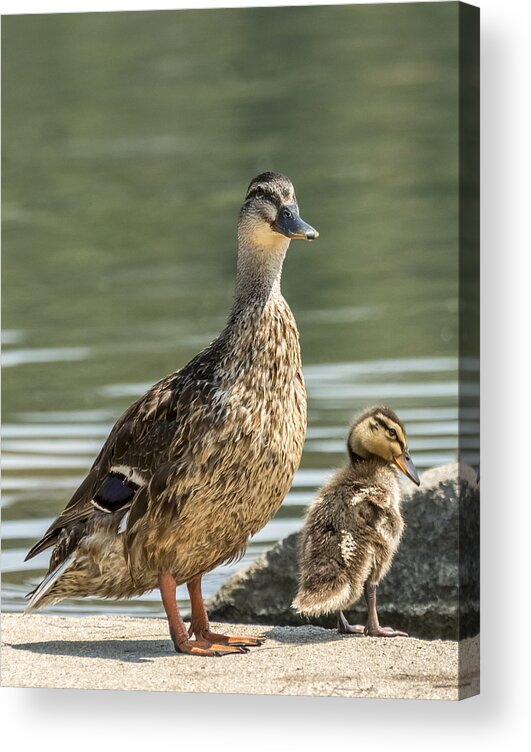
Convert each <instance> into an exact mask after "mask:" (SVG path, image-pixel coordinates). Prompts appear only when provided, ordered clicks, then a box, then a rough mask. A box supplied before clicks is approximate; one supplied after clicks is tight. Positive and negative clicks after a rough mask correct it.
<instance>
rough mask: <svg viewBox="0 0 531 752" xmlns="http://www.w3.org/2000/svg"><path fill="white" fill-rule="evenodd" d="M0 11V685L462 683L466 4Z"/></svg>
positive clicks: (473, 444)
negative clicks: (0, 414)
mask: <svg viewBox="0 0 531 752" xmlns="http://www.w3.org/2000/svg"><path fill="white" fill-rule="evenodd" d="M2 34H3V40H2V41H3V45H2V49H3V53H2V54H3V59H2V62H3V66H2V68H3V93H4V100H3V104H4V107H3V124H2V125H3V157H4V191H3V207H2V208H3V213H2V214H3V240H4V280H7V282H6V283H5V284H4V290H3V292H4V326H5V330H4V333H3V343H4V360H3V364H4V427H3V430H4V445H3V449H4V488H3V491H4V494H3V505H4V507H3V518H4V524H3V557H2V563H3V606H4V614H3V630H4V641H5V645H4V647H3V655H2V657H3V661H2V681H3V683H4V685H7V686H18V687H79V688H113V689H157V690H174V691H182V692H190V691H199V692H239V693H242V692H244V693H245V692H247V693H261V694H264V693H265V694H299V695H340V696H348V697H362V696H363V697H395V698H412V697H415V698H438V699H459V698H463V697H467V696H470V695H472V694H475V693H477V692H478V686H479V685H478V682H479V677H478V665H479V664H478V651H479V637H478V631H479V606H478V603H479V595H478V588H479V575H478V525H479V371H478V355H479V353H478V334H479V322H478V311H479V301H478V295H479V293H478V278H479V269H478V221H477V220H478V185H477V180H478V161H477V156H478V93H477V87H478V11H477V9H475V8H473V7H472V6H468V5H464V4H460V3H453V2H448V3H446V2H443V3H420V4H413V3H412V4H407V3H405V4H398V5H396V4H394V5H374V6H372V5H351V6H324V7H297V8H240V9H225V10H197V11H164V12H134V13H133V12H131V13H97V14H96V13H94V14H90V13H88V14H59V15H53V14H50V15H34V16H9V17H5V18H4V19H3V24H2ZM307 241H312V242H307ZM281 270H283V271H282V287H280V272H281ZM286 301H287V302H286ZM288 305H289V307H288ZM220 332H221V335H220ZM209 343H213V344H209ZM198 353H200V355H199V356H198V357H196V356H197V354H198ZM301 363H302V366H301ZM186 364H189V365H186ZM179 369H182V370H179ZM301 369H302V370H301ZM172 373H173V374H174V375H172V376H170V377H168V378H167V379H165V380H163V381H160V379H163V377H164V376H165V374H172ZM303 380H304V382H305V385H306V394H305V390H304V387H303ZM153 384H156V387H155V388H152V385H153ZM131 405H134V407H130V406H131ZM124 411H125V412H124ZM121 415H122V416H123V417H122V418H120V416H121ZM306 416H307V417H306ZM116 421H118V423H116ZM113 426H115V427H114V428H113ZM109 434H110V436H109ZM107 437H109V438H107ZM102 446H104V449H103V451H102V452H100V450H101V448H102ZM91 468H92V469H91ZM84 479H86V480H84ZM418 483H419V484H420V485H418ZM78 489H79V490H78ZM67 504H69V506H67ZM65 507H66V509H65ZM63 510H65V511H64V513H63ZM28 553H30V556H29V558H28ZM28 593H31V594H32V595H30V596H28V595H27V594H28ZM25 610H26V613H24V612H25ZM207 612H208V615H209V618H210V624H209V623H208V621H207ZM74 617H75V618H74ZM145 617H149V618H145ZM189 632H190V634H189ZM406 635H408V636H406ZM264 640H265V642H264ZM271 648H273V649H271ZM117 666H119V667H120V670H119V671H118V670H117ZM176 667H178V670H176Z"/></svg>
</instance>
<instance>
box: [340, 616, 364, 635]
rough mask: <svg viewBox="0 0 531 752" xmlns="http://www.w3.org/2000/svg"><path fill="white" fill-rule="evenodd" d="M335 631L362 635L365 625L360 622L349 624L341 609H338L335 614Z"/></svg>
mask: <svg viewBox="0 0 531 752" xmlns="http://www.w3.org/2000/svg"><path fill="white" fill-rule="evenodd" d="M337 631H338V632H339V634H350V635H358V636H359V637H363V635H364V634H365V627H364V626H363V625H362V624H349V623H348V621H347V617H346V616H345V614H344V613H343V611H340V612H339V613H338V615H337Z"/></svg>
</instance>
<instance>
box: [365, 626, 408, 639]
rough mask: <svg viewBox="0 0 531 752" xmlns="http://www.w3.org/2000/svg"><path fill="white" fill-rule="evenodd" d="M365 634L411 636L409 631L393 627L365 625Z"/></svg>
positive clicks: (369, 635) (373, 635) (372, 635)
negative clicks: (401, 630)
mask: <svg viewBox="0 0 531 752" xmlns="http://www.w3.org/2000/svg"><path fill="white" fill-rule="evenodd" d="M365 634H366V635H367V636H368V637H409V635H408V633H407V632H400V630H398V629H393V628H392V627H380V626H378V627H373V628H372V629H371V628H370V627H365Z"/></svg>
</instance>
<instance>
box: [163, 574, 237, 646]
mask: <svg viewBox="0 0 531 752" xmlns="http://www.w3.org/2000/svg"><path fill="white" fill-rule="evenodd" d="M176 587H177V584H176V582H175V578H174V577H172V575H171V574H161V575H159V588H160V594H161V595H162V602H163V604H164V610H165V611H166V616H167V617H168V624H169V625H170V635H171V639H172V640H173V644H174V645H175V650H176V651H177V652H178V653H187V654H188V655H205V656H220V655H229V654H231V653H245V652H247V651H246V650H245V648H242V647H236V646H234V647H233V646H229V645H216V644H212V643H211V642H208V641H207V640H191V639H190V637H189V636H188V632H187V631H186V627H185V625H184V622H183V620H182V616H181V614H180V613H179V608H178V606H177V599H176V597H175V590H176Z"/></svg>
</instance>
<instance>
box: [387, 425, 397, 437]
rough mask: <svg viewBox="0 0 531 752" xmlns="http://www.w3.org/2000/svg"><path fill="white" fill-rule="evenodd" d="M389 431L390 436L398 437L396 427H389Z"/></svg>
mask: <svg viewBox="0 0 531 752" xmlns="http://www.w3.org/2000/svg"><path fill="white" fill-rule="evenodd" d="M387 433H388V434H389V436H390V437H391V438H392V439H396V431H395V429H394V428H389V429H388V431H387Z"/></svg>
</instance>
